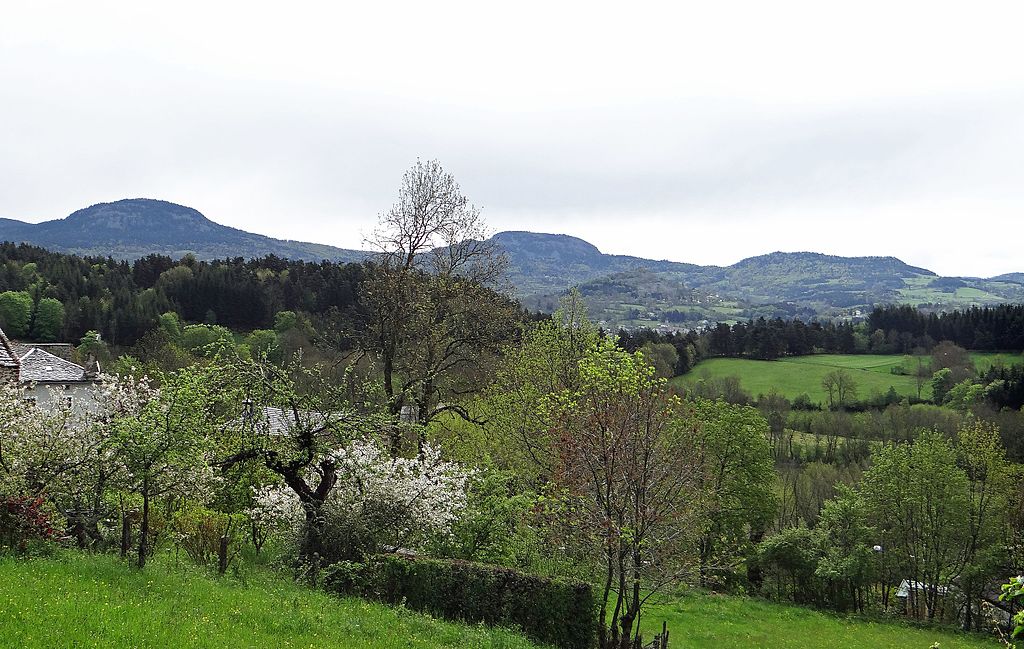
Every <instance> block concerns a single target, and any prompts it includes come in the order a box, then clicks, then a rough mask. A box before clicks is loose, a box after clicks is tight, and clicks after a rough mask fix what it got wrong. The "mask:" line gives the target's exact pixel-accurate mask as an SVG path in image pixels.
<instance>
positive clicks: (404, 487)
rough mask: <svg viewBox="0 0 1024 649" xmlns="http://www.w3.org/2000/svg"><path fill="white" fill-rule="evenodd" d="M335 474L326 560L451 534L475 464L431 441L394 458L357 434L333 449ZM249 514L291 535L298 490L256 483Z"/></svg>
mask: <svg viewBox="0 0 1024 649" xmlns="http://www.w3.org/2000/svg"><path fill="white" fill-rule="evenodd" d="M333 458H334V461H335V463H336V465H337V469H338V481H337V483H336V484H335V486H334V488H333V489H332V490H331V492H330V495H329V496H328V498H327V502H326V503H325V505H324V520H322V521H319V524H321V525H323V527H324V533H323V536H324V540H325V553H326V554H329V555H331V556H328V557H325V558H326V559H328V560H335V559H356V558H359V557H360V556H362V555H363V554H365V553H368V552H378V551H393V550H396V549H398V548H408V549H415V548H419V547H421V546H422V545H423V543H424V542H425V541H426V540H427V539H429V538H433V537H435V536H437V535H442V536H444V535H448V534H450V532H451V530H452V526H453V524H454V523H455V522H456V521H457V520H458V518H459V516H460V514H461V513H462V511H463V510H464V509H465V507H466V487H467V482H468V480H469V478H470V476H471V475H472V472H471V471H469V470H467V469H466V468H464V467H463V466H461V465H459V464H456V463H453V462H446V461H444V460H443V459H442V458H441V451H440V449H438V448H436V447H433V446H430V445H427V446H425V447H424V450H423V453H422V455H420V456H417V457H414V458H401V457H400V458H392V457H391V456H390V455H389V454H388V453H387V451H386V450H384V449H383V448H382V447H381V446H379V445H378V444H377V443H375V442H373V441H370V440H357V441H355V442H352V443H351V444H350V445H348V446H346V447H345V448H342V449H339V450H338V451H335V452H334V453H333ZM250 516H251V517H252V518H253V520H254V521H258V523H259V524H260V525H265V526H269V527H272V528H277V529H279V530H284V531H286V532H287V533H288V535H289V536H291V537H292V538H299V536H300V535H299V534H298V533H297V532H298V530H299V529H301V526H302V525H305V524H306V516H305V511H304V510H303V508H302V505H301V503H300V502H299V499H298V497H297V496H296V495H295V494H294V493H293V492H292V491H291V490H290V489H288V488H287V487H286V486H284V485H280V486H274V487H263V488H260V489H256V490H255V491H254V505H253V507H252V509H251V511H250Z"/></svg>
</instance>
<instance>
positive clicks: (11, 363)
mask: <svg viewBox="0 0 1024 649" xmlns="http://www.w3.org/2000/svg"><path fill="white" fill-rule="evenodd" d="M0 367H18V355H17V354H16V353H15V352H14V349H13V348H12V347H11V341H9V340H7V336H5V335H4V330H3V329H0Z"/></svg>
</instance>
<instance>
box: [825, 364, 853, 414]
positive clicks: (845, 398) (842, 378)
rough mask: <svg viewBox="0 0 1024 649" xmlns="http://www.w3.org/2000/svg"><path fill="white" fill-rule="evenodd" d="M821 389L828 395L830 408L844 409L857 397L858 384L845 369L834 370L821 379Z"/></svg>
mask: <svg viewBox="0 0 1024 649" xmlns="http://www.w3.org/2000/svg"><path fill="white" fill-rule="evenodd" d="M821 387H823V388H825V392H827V393H828V407H829V408H832V409H835V408H842V407H843V406H845V405H846V404H848V403H849V402H850V401H852V400H853V399H855V398H856V397H857V384H856V382H854V380H853V377H852V376H850V373H849V372H847V371H846V370H843V369H838V370H832V371H831V372H829V373H828V374H826V375H825V376H824V377H822V379H821Z"/></svg>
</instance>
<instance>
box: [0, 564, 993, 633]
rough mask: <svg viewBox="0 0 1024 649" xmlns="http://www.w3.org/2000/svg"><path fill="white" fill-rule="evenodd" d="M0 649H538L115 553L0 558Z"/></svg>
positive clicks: (695, 614)
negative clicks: (139, 563) (131, 561)
mask: <svg viewBox="0 0 1024 649" xmlns="http://www.w3.org/2000/svg"><path fill="white" fill-rule="evenodd" d="M0 610H3V612H4V615H3V616H2V617H0V647H30V648H36V647H47V648H54V649H56V648H61V649H63V648H65V647H115V648H116V647H125V648H128V647H131V648H132V649H135V648H143V647H210V648H214V647H216V648H218V649H220V648H222V647H232V648H235V647H330V648H332V649H335V648H339V647H344V648H345V649H370V648H371V647H372V648H382V649H389V648H395V649H397V648H403V649H405V648H409V649H435V648H442V647H452V648H459V649H469V648H473V649H478V648H479V649H486V648H488V647H489V648H492V649H540V648H539V646H538V645H535V644H531V643H530V642H529V641H527V640H526V639H524V638H523V637H521V636H519V635H516V634H514V633H512V632H510V631H505V630H495V629H487V628H484V627H481V626H464V625H459V624H451V623H448V622H443V621H439V620H434V619H431V618H430V617H427V616H424V615H420V614H417V613H413V612H410V611H406V610H404V609H400V608H399V609H395V608H389V607H386V606H381V605H378V604H372V603H369V602H365V601H362V600H358V599H337V598H334V597H331V596H329V595H326V594H324V593H320V592H317V591H314V590H311V589H309V588H306V587H304V586H301V585H298V584H295V583H293V582H291V581H290V580H288V579H286V578H281V577H277V576H275V575H273V574H270V573H268V572H264V571H251V574H248V576H246V577H239V576H228V577H225V578H220V579H218V578H214V577H210V576H207V575H206V574H204V573H203V572H202V571H201V570H198V569H196V568H194V567H192V566H190V565H189V566H186V565H185V564H182V566H181V567H175V566H174V565H173V562H172V561H170V560H166V559H164V560H159V561H157V562H154V563H151V564H150V565H149V566H148V567H147V568H146V570H145V571H143V572H139V571H137V570H135V569H134V568H132V567H130V566H129V565H128V564H126V563H124V562H122V561H120V560H119V559H117V558H116V557H110V556H87V555H80V554H77V553H67V554H65V555H61V556H58V557H55V558H50V559H32V560H26V559H16V558H11V557H0ZM662 620H666V621H667V622H668V624H669V629H670V630H671V631H672V638H671V640H672V641H671V645H670V646H672V647H673V648H677V647H678V648H683V649H703V648H708V649H711V648H720V649H733V648H735V649H741V648H742V649H748V648H750V647H758V648H760V649H790V648H793V649H815V648H817V647H829V648H830V649H862V648H863V649H889V648H892V649H896V648H897V647H899V648H904V647H921V648H922V649H927V648H928V647H930V646H931V644H932V643H933V642H936V641H937V642H940V643H941V647H942V649H974V648H978V649H985V648H992V647H995V646H996V644H995V643H994V642H988V641H987V640H986V639H984V638H978V637H974V636H964V635H959V634H956V633H955V632H952V631H948V630H930V629H920V628H913V627H906V626H903V625H900V624H898V623H895V622H893V623H880V622H870V621H864V620H858V619H855V618H853V619H846V618H841V617H836V616H832V615H828V614H825V613H819V612H816V611H812V610H808V609H804V608H799V607H795V606H787V605H783V604H774V603H769V602H765V601H761V600H754V599H748V598H742V597H724V596H716V595H703V594H694V595H690V596H685V597H682V598H679V599H674V600H672V601H671V602H668V603H659V604H657V605H655V606H653V607H652V608H651V610H650V611H649V612H647V613H646V614H645V617H644V620H643V622H642V623H643V626H644V630H645V634H646V636H647V637H650V636H652V635H653V633H654V632H655V631H656V630H659V631H660V629H661V621H662Z"/></svg>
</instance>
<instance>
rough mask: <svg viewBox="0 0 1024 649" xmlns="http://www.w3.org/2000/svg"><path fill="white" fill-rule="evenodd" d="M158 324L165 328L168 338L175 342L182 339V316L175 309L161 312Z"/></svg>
mask: <svg viewBox="0 0 1024 649" xmlns="http://www.w3.org/2000/svg"><path fill="white" fill-rule="evenodd" d="M157 326H158V327H159V328H161V329H163V330H164V333H166V334H167V337H168V339H170V340H171V341H174V342H178V341H180V340H181V333H182V332H181V318H180V317H179V316H178V314H177V313H175V312H174V311H168V312H167V313H162V314H160V317H159V318H157Z"/></svg>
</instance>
